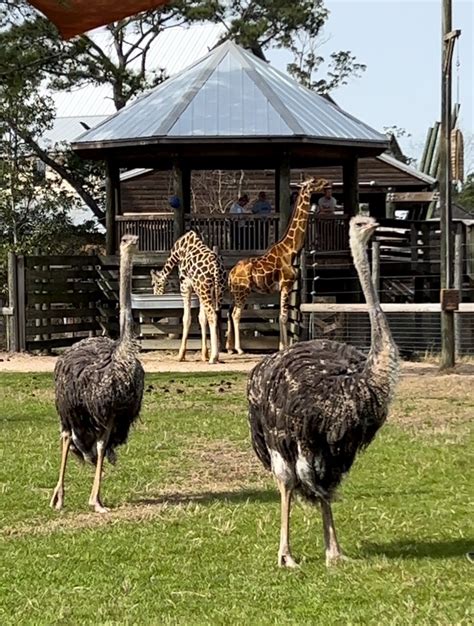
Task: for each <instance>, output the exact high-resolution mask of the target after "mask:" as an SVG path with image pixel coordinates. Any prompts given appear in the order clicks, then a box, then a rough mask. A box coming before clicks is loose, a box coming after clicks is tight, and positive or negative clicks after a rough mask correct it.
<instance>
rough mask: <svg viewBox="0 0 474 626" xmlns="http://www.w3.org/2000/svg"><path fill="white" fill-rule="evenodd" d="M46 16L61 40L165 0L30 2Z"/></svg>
mask: <svg viewBox="0 0 474 626" xmlns="http://www.w3.org/2000/svg"><path fill="white" fill-rule="evenodd" d="M29 1H30V4H31V5H33V6H34V7H35V8H36V9H38V10H39V11H41V12H42V13H44V14H45V15H46V17H47V18H48V19H49V20H51V22H53V24H55V25H56V26H57V28H58V30H59V32H60V33H61V35H62V36H63V37H64V39H70V38H71V37H74V35H80V34H81V33H85V32H86V31H88V30H92V29H93V28H97V27H98V26H104V25H105V24H110V22H114V21H116V20H120V19H123V18H125V17H129V16H130V15H134V14H135V13H140V11H147V10H148V9H154V8H156V7H158V6H160V5H162V4H166V3H167V2H168V0H120V1H119V2H117V0H92V1H91V0H29Z"/></svg>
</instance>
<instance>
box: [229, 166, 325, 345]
mask: <svg viewBox="0 0 474 626" xmlns="http://www.w3.org/2000/svg"><path fill="white" fill-rule="evenodd" d="M325 185H327V181H326V180H324V179H320V180H318V181H315V179H314V178H310V179H309V180H307V181H305V182H304V183H303V184H302V185H301V187H300V191H299V194H298V198H297V201H296V203H295V208H294V209H293V213H292V216H291V219H290V222H289V224H288V227H287V229H286V231H285V234H284V235H283V237H282V238H281V239H280V240H279V241H277V243H275V244H273V245H272V246H270V247H269V248H268V250H267V251H266V252H265V254H263V255H262V256H259V257H253V258H249V259H242V260H240V261H239V262H238V263H237V265H235V266H234V267H233V268H232V270H231V271H230V273H229V291H230V295H231V298H232V302H233V306H232V309H231V311H232V313H231V315H229V321H228V331H227V345H226V348H227V351H228V352H232V350H233V349H235V350H236V351H237V353H238V354H243V350H242V348H241V346H240V317H241V315H242V310H243V308H244V306H245V303H246V301H247V298H248V297H249V295H250V293H251V292H252V291H256V292H258V293H274V292H275V291H280V319H279V321H280V350H281V349H283V348H286V347H288V333H287V327H286V324H287V321H288V303H289V295H290V291H291V289H292V287H293V283H294V282H295V279H296V276H297V272H296V270H295V269H294V267H293V261H294V259H295V257H296V256H297V254H298V253H299V252H300V250H301V249H302V247H303V244H304V239H305V236H306V227H307V224H308V217H309V213H310V200H311V194H312V193H314V192H318V191H321V190H322V189H323V187H324V186H325ZM234 342H235V343H234Z"/></svg>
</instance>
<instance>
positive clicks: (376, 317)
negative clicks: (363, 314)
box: [351, 238, 398, 386]
mask: <svg viewBox="0 0 474 626" xmlns="http://www.w3.org/2000/svg"><path fill="white" fill-rule="evenodd" d="M351 250H352V256H353V258H354V265H355V267H356V270H357V274H358V276H359V280H360V284H361V286H362V291H363V293H364V296H365V300H366V302H367V304H368V306H369V316H370V327H371V346H370V352H369V356H368V358H367V364H366V368H367V369H368V370H369V371H370V373H371V374H372V375H373V376H377V377H378V378H379V379H380V382H381V383H384V382H386V383H388V384H389V386H391V385H390V382H391V378H392V376H393V372H394V370H395V369H396V367H397V357H398V351H397V347H396V345H395V343H394V341H393V339H392V334H391V332H390V327H389V325H388V322H387V318H386V317H385V314H384V312H383V311H382V307H381V306H380V300H379V297H378V294H377V292H376V290H375V288H374V285H373V283H372V278H371V276H370V269H369V260H368V257H367V248H366V246H364V245H361V244H360V242H356V241H354V240H353V239H352V238H351Z"/></svg>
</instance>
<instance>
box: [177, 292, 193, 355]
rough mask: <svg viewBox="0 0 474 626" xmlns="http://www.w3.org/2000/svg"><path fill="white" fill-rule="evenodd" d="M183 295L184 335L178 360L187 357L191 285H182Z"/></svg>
mask: <svg viewBox="0 0 474 626" xmlns="http://www.w3.org/2000/svg"><path fill="white" fill-rule="evenodd" d="M181 295H182V296H183V337H182V339H181V347H180V348H179V352H178V361H184V360H185V358H186V345H187V342H188V335H189V328H190V326H191V295H192V288H191V286H189V285H181Z"/></svg>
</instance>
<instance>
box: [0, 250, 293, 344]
mask: <svg viewBox="0 0 474 626" xmlns="http://www.w3.org/2000/svg"><path fill="white" fill-rule="evenodd" d="M166 256H167V255H166V254H153V255H146V254H139V255H137V258H136V261H135V263H134V268H133V288H132V290H133V293H135V294H140V293H151V279H150V269H152V268H158V267H162V266H163V264H164V262H165V260H166ZM224 260H225V264H226V267H227V269H230V268H231V267H232V266H233V265H234V264H235V263H236V262H237V260H238V258H237V257H236V256H235V255H224ZM118 268H119V259H118V257H116V256H26V257H24V256H16V255H14V254H11V255H10V259H9V278H10V290H9V291H10V304H11V306H10V307H4V308H2V314H3V315H4V316H5V319H6V320H7V321H8V347H9V349H10V350H11V351H15V352H16V351H28V352H35V351H51V350H56V349H60V348H64V347H67V346H69V345H71V344H73V343H75V342H76V341H78V340H80V339H82V338H84V337H90V336H96V335H101V334H107V335H109V336H112V337H116V336H117V334H118V286H119V271H118ZM168 290H169V291H174V292H179V286H178V279H177V276H173V275H172V277H171V278H170V281H169V285H168ZM299 294H300V290H299V287H298V285H296V284H295V289H294V291H293V293H292V294H291V308H290V316H289V317H290V320H289V337H290V339H291V340H292V341H295V340H297V339H298V336H299V316H300V314H299V303H300V302H299ZM229 306H230V302H229V300H228V299H226V301H225V303H224V306H223V310H222V320H221V322H222V337H224V336H225V332H226V329H227V315H228V310H229ZM133 314H134V318H135V321H136V324H137V326H136V330H137V333H138V335H139V338H140V340H141V344H142V347H143V348H144V349H154V350H174V349H178V347H179V344H180V337H181V317H182V308H180V309H179V310H176V311H175V312H174V313H173V314H170V311H169V310H164V309H163V310H161V311H160V310H150V309H146V310H144V309H143V310H141V309H139V308H137V309H136V310H134V311H133ZM278 317H279V295H278V294H275V295H271V296H260V295H258V294H255V295H252V297H251V298H250V299H249V302H248V306H247V308H246V310H245V312H244V314H243V316H242V322H241V329H242V345H243V347H244V349H246V350H259V351H260V350H265V349H277V348H278V342H279V324H278ZM189 339H190V340H189V342H188V343H189V347H190V349H198V348H199V347H200V327H199V324H198V323H197V310H196V311H195V315H194V316H193V324H192V326H191V331H190V335H189Z"/></svg>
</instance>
